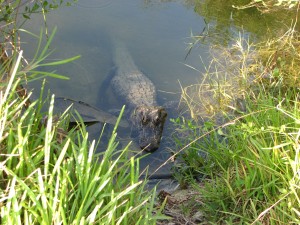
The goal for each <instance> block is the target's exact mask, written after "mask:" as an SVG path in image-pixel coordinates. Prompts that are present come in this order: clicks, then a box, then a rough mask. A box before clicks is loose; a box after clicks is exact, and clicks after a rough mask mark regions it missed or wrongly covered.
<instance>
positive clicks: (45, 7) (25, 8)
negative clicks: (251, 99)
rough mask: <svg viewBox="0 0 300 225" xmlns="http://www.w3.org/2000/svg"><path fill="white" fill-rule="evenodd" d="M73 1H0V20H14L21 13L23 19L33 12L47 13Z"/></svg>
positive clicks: (9, 21) (7, 21)
mask: <svg viewBox="0 0 300 225" xmlns="http://www.w3.org/2000/svg"><path fill="white" fill-rule="evenodd" d="M75 1H76V0H65V1H64V0H49V1H48V0H42V1H37V0H35V1H25V2H24V1H21V0H17V1H1V2H0V8H1V10H0V22H6V23H11V22H14V21H15V20H16V18H17V17H18V16H19V15H22V17H23V19H30V16H31V14H33V13H47V12H49V11H50V10H53V9H57V8H58V7H60V6H63V5H70V4H72V3H73V2H75ZM19 22H20V21H19Z"/></svg>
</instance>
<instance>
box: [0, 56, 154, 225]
mask: <svg viewBox="0 0 300 225" xmlns="http://www.w3.org/2000/svg"><path fill="white" fill-rule="evenodd" d="M21 58H22V54H20V55H19V57H18V58H17V60H16V61H15V64H14V67H13V68H12V71H11V73H10V74H11V78H10V79H9V81H8V84H7V85H6V87H5V88H4V89H3V91H2V92H1V96H0V99H1V101H0V125H1V126H0V146H1V155H0V162H1V167H0V178H1V179H0V180H1V182H0V204H1V211H0V217H1V221H2V223H4V224H78V223H80V224H93V223H96V224H155V221H156V219H157V218H158V217H159V215H157V217H156V216H154V215H153V210H154V199H153V197H152V195H153V194H154V192H145V191H144V189H145V182H144V181H140V180H139V170H138V165H139V161H138V159H134V158H129V157H128V154H127V153H128V148H129V146H126V147H125V148H124V149H123V150H121V151H117V146H118V143H117V142H116V141H115V138H116V128H115V129H114V131H113V133H112V134H111V139H110V141H109V143H108V146H107V150H106V151H105V152H104V153H103V154H101V155H95V148H96V143H95V141H93V142H92V143H89V141H88V133H87V132H86V131H85V128H84V125H83V124H82V125H81V126H79V130H71V131H69V132H68V133H67V132H66V130H67V128H66V124H65V123H64V121H65V118H60V119H59V120H58V121H57V122H55V117H54V115H53V105H54V96H52V98H51V101H50V106H49V111H48V113H47V114H46V116H47V117H46V118H47V120H45V119H44V118H45V117H44V115H43V114H41V112H40V109H41V107H42V96H41V97H40V99H39V100H37V101H36V102H33V103H31V104H30V106H29V107H28V108H27V109H26V110H25V109H24V107H25V106H24V104H25V101H26V99H23V100H22V99H20V98H18V97H16V94H15V93H16V88H17V86H18V85H19V80H15V78H16V74H17V73H18V69H19V68H21V67H20V62H21ZM29 95H30V94H29ZM123 110H124V109H123ZM122 112H123V111H122ZM122 112H121V113H122ZM119 120H120V118H119ZM45 121H46V122H45ZM116 127H117V125H116ZM100 158H101V160H100ZM154 191H155V190H154Z"/></svg>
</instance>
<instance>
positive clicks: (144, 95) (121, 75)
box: [111, 41, 167, 151]
mask: <svg viewBox="0 0 300 225" xmlns="http://www.w3.org/2000/svg"><path fill="white" fill-rule="evenodd" d="M114 63H115V65H116V67H117V70H116V74H115V75H114V77H113V78H112V81H111V85H112V88H113V91H114V93H115V94H116V95H117V96H118V97H120V98H122V99H123V100H124V101H125V103H126V106H127V107H128V108H129V111H130V121H131V122H132V125H133V127H134V128H135V129H137V131H138V139H139V146H140V147H141V148H142V149H144V150H146V151H154V150H156V149H157V148H158V147H159V144H160V140H161V137H162V132H163V127H164V123H165V120H166V117H167V112H166V110H165V109H164V108H163V107H161V106H158V105H157V101H156V89H155V86H154V84H153V83H152V81H151V80H150V79H149V78H148V77H147V76H146V75H144V74H143V73H142V72H141V71H140V70H139V69H138V67H137V66H136V65H135V63H134V61H133V59H132V57H131V55H130V54H129V52H128V50H127V48H126V47H125V46H124V45H123V44H122V43H121V42H117V41H116V42H115V54H114Z"/></svg>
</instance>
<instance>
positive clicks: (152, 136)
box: [131, 106, 167, 152]
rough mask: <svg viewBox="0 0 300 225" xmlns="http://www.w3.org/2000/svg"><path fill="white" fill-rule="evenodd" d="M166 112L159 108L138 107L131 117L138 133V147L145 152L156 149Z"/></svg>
mask: <svg viewBox="0 0 300 225" xmlns="http://www.w3.org/2000/svg"><path fill="white" fill-rule="evenodd" d="M166 118H167V112H166V110H165V109H164V108H163V107H160V106H138V107H136V108H135V110H134V111H133V113H132V115H131V120H132V122H133V125H134V126H135V128H136V129H137V131H138V139H139V146H140V147H141V149H143V150H145V151H149V152H152V151H155V150H156V149H158V147H159V144H160V140H161V137H162V133H163V128H164V124H165V121H166Z"/></svg>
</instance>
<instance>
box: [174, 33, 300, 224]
mask: <svg viewBox="0 0 300 225" xmlns="http://www.w3.org/2000/svg"><path fill="white" fill-rule="evenodd" d="M241 37H242V36H240V38H239V39H238V40H237V41H236V42H233V43H234V44H232V45H231V47H230V48H229V49H225V50H224V51H220V49H221V48H218V51H217V52H218V54H219V57H217V55H213V58H212V63H211V64H210V65H209V67H208V68H207V73H206V74H205V76H204V78H203V80H202V82H201V83H200V84H198V85H194V86H193V89H190V88H191V87H186V88H183V89H182V90H183V91H182V100H183V102H185V103H186V106H187V108H188V109H189V112H190V115H191V116H190V119H181V120H180V119H177V120H174V121H175V122H176V125H177V129H178V131H179V133H180V136H178V137H177V144H178V145H179V147H180V157H181V158H182V160H183V162H185V163H184V164H183V165H182V166H181V167H180V168H179V172H181V173H182V174H184V176H183V177H184V178H183V179H185V180H187V178H186V176H189V177H190V178H191V177H195V176H196V177H199V176H202V182H201V183H200V184H199V182H192V183H193V187H194V188H196V189H197V191H199V192H200V193H201V200H202V205H201V207H199V211H203V212H204V213H205V217H206V220H207V221H209V222H210V223H212V224H299V223H300V221H299V218H300V201H299V200H300V183H299V179H300V175H299V168H300V163H299V159H300V158H299V149H300V147H299V143H300V142H299V137H300V126H299V124H300V123H299V121H300V117H299V116H300V114H299V111H300V108H299V107H300V104H299V94H298V90H299V87H298V82H297V80H298V79H299V70H298V69H297V68H298V67H299V63H298V59H299V54H298V51H297V49H298V40H299V34H298V33H297V32H296V31H295V30H294V29H293V28H291V29H290V30H289V31H288V32H287V33H286V34H285V35H284V36H282V37H280V38H277V39H276V40H275V41H268V42H265V43H261V44H258V45H251V44H249V42H248V41H245V39H243V38H241ZM220 52H221V53H220ZM213 53H214V51H213ZM228 53H231V54H228ZM224 55H225V57H224ZM191 90H192V91H191ZM216 118H217V119H216ZM218 118H222V119H218ZM182 135H186V136H185V140H186V141H181V140H182V139H181V138H182ZM182 171H183V172H182ZM178 176H179V177H180V175H178Z"/></svg>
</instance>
